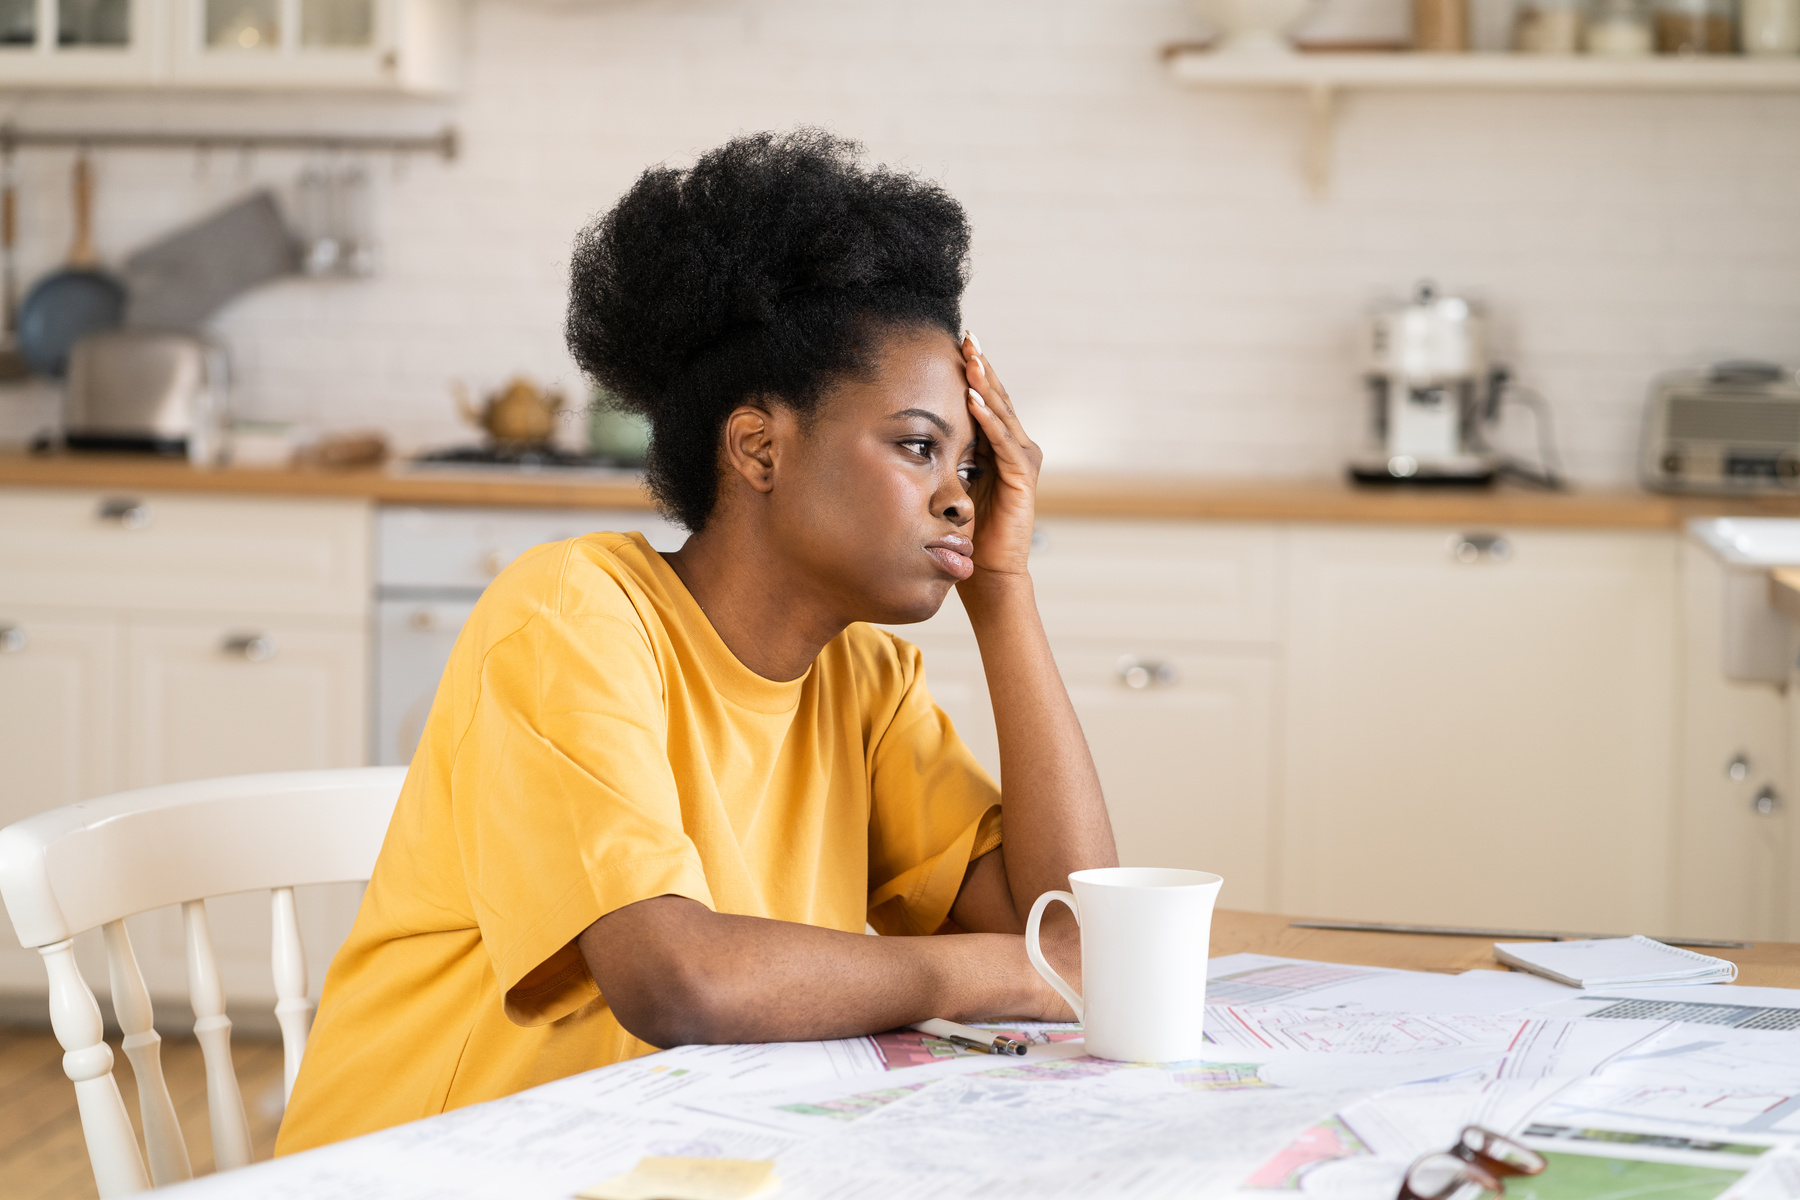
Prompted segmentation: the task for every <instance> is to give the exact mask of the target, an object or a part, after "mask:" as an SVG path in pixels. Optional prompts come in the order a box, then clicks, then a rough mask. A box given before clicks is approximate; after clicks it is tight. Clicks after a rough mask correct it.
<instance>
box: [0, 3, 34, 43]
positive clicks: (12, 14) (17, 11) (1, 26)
mask: <svg viewBox="0 0 1800 1200" xmlns="http://www.w3.org/2000/svg"><path fill="white" fill-rule="evenodd" d="M35 45H37V0H0V46H35Z"/></svg>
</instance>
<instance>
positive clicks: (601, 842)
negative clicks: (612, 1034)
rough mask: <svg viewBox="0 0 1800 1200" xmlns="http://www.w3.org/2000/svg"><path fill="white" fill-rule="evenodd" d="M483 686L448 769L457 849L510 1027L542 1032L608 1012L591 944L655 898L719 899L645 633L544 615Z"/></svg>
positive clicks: (503, 653) (498, 652)
mask: <svg viewBox="0 0 1800 1200" xmlns="http://www.w3.org/2000/svg"><path fill="white" fill-rule="evenodd" d="M477 686H478V688H479V695H478V696H477V697H476V702H475V706H474V715H473V719H472V720H471V723H470V725H469V728H468V730H467V732H466V733H465V734H464V735H463V737H462V739H461V741H460V742H459V744H458V745H457V748H456V752H455V758H454V764H453V766H452V768H451V786H450V791H451V808H452V811H453V813H454V818H455V822H456V835H457V842H458V848H459V850H460V852H461V854H462V858H463V868H464V874H465V877H466V879H467V881H468V885H469V896H470V901H471V904H472V907H473V909H474V912H475V919H476V924H477V925H478V926H479V928H480V931H481V941H482V945H483V947H484V948H485V950H486V952H487V954H488V955H489V956H490V957H491V959H492V962H493V968H494V973H495V975H496V976H497V977H498V979H499V983H500V988H501V991H502V992H503V994H504V995H505V1009H506V1015H507V1016H508V1017H509V1018H510V1019H511V1020H512V1021H514V1022H515V1023H517V1024H520V1025H540V1024H545V1023H548V1022H550V1021H554V1020H557V1019H558V1018H560V1017H563V1016H566V1015H568V1014H569V1013H572V1012H574V1011H575V1010H576V1009H578V1008H580V1007H582V1006H583V1005H585V1004H587V1003H589V1002H591V1001H592V1000H594V999H595V998H596V997H598V996H599V989H598V988H597V987H596V986H595V984H594V981H593V978H592V976H591V975H590V974H589V972H588V970H587V966H586V963H585V962H584V961H583V959H582V957H581V954H580V952H579V950H578V949H577V948H576V947H575V946H574V945H573V944H572V943H573V941H574V939H575V937H576V935H578V934H579V933H580V932H581V931H582V930H584V929H586V928H587V927H588V926H589V925H591V924H593V922H595V921H597V920H599V919H600V918H601V917H603V916H605V915H606V914H607V913H609V912H612V911H614V910H616V909H619V908H623V907H625V906H626V905H628V904H633V903H636V902H637V901H639V900H646V899H649V898H650V897H653V896H660V895H678V896H687V897H690V898H692V899H694V900H698V901H699V902H700V903H702V904H705V905H707V906H708V907H712V903H713V901H712V895H711V893H710V891H709V890H708V888H707V884H706V876H705V873H704V871H703V869H702V866H701V861H700V855H699V853H698V851H697V850H696V849H695V847H694V844H693V843H692V841H690V840H689V838H688V836H687V834H686V833H685V832H684V831H683V828H682V821H681V805H680V799H679V796H678V793H677V791H676V786H675V779H674V774H673V771H672V770H671V768H670V765H669V759H668V754H667V750H666V732H665V728H666V717H665V712H664V706H663V692H662V677H661V673H660V672H659V670H658V668H657V663H656V659H655V655H654V654H653V653H652V651H651V649H650V646H649V643H648V641H647V640H646V638H645V636H644V633H643V632H642V631H641V630H640V629H638V628H637V627H636V626H635V625H633V624H632V623H631V622H630V621H629V620H625V619H621V618H620V617H618V616H615V615H611V614H605V613H591V612H590V613H587V614H576V615H564V614H559V613H554V612H547V611H539V612H537V613H535V614H533V615H531V616H530V617H529V618H528V619H527V620H526V621H525V623H524V624H523V625H522V626H521V627H520V628H519V629H517V630H516V631H514V632H512V633H510V634H507V635H506V636H503V637H500V638H498V639H497V640H496V641H495V642H494V644H493V645H492V646H491V647H490V648H489V649H488V651H487V653H486V655H485V656H484V658H483V660H482V662H481V666H480V672H479V677H478V683H477Z"/></svg>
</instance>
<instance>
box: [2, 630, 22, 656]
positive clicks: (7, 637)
mask: <svg viewBox="0 0 1800 1200" xmlns="http://www.w3.org/2000/svg"><path fill="white" fill-rule="evenodd" d="M26 640H27V639H26V637H25V630H24V629H23V628H22V627H21V626H18V625H0V654H18V653H19V652H20V651H22V650H24V649H25V642H26Z"/></svg>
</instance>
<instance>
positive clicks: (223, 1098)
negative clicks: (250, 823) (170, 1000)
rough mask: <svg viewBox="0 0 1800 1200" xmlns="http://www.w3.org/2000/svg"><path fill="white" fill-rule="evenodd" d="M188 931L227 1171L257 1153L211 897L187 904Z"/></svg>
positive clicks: (200, 1029) (218, 1143)
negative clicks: (235, 1058) (234, 1054)
mask: <svg viewBox="0 0 1800 1200" xmlns="http://www.w3.org/2000/svg"><path fill="white" fill-rule="evenodd" d="M181 923H182V925H183V927H184V928H185V929H186V932H187V970H188V996H189V998H190V999H191V1000H192V1001H193V1004H194V1037H195V1039H197V1040H198V1041H199V1043H200V1056H201V1058H202V1059H204V1060H205V1063H206V1115H207V1118H208V1120H209V1122H210V1124H211V1126H212V1143H213V1163H214V1164H215V1166H216V1168H217V1169H218V1170H221V1171H228V1170H231V1169H232V1168H234V1167H242V1166H245V1165H247V1164H248V1163H249V1162H250V1159H251V1149H250V1121H249V1118H248V1117H246V1116H245V1115H244V1098H243V1096H242V1095H240V1094H239V1092H238V1081H237V1072H236V1071H235V1070H234V1069H233V1067H232V1063H231V1018H230V1017H227V1016H226V1015H225V989H224V987H223V985H222V984H221V983H220V981H219V964H218V962H217V960H216V959H215V958H214V957H213V945H212V928H211V926H210V925H209V924H208V922H207V919H206V901H204V900H189V901H188V902H187V903H185V904H183V905H182V906H181Z"/></svg>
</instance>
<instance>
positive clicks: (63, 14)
mask: <svg viewBox="0 0 1800 1200" xmlns="http://www.w3.org/2000/svg"><path fill="white" fill-rule="evenodd" d="M56 44H57V45H58V46H62V47H71V48H72V47H77V46H129V45H130V44H131V0H57V3H56Z"/></svg>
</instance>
